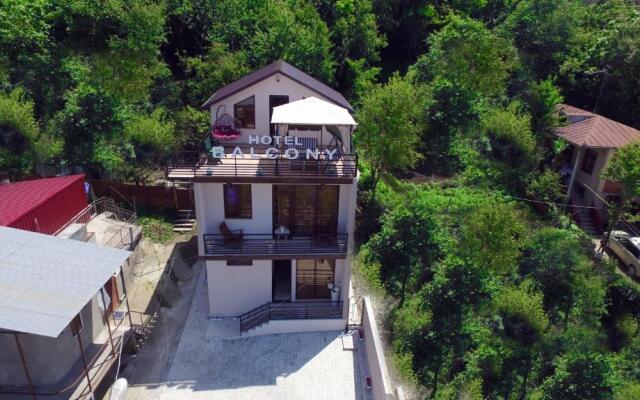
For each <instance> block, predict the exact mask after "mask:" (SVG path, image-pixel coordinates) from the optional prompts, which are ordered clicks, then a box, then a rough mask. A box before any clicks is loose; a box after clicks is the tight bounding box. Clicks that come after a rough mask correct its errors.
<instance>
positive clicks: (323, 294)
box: [296, 260, 336, 299]
mask: <svg viewBox="0 0 640 400" xmlns="http://www.w3.org/2000/svg"><path fill="white" fill-rule="evenodd" d="M335 268H336V263H335V260H298V261H297V262H296V299H330V298H331V291H330V290H329V287H328V286H327V285H328V284H329V283H332V282H334V275H335Z"/></svg>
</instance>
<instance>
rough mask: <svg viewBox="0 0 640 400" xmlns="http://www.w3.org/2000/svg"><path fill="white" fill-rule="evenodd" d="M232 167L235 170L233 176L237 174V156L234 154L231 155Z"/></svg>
mask: <svg viewBox="0 0 640 400" xmlns="http://www.w3.org/2000/svg"><path fill="white" fill-rule="evenodd" d="M233 167H234V171H235V175H234V176H238V156H236V155H234V156H233Z"/></svg>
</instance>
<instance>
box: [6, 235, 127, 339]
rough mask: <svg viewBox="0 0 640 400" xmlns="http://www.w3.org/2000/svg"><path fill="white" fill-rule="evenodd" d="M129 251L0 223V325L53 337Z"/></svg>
mask: <svg viewBox="0 0 640 400" xmlns="http://www.w3.org/2000/svg"><path fill="white" fill-rule="evenodd" d="M130 254H131V252H129V251H125V250H118V249H112V248H108V247H102V246H99V245H96V244H90V243H85V242H80V241H76V240H72V239H64V238H60V237H57V236H50V235H43V234H41V233H35V232H29V231H23V230H20V229H14V228H7V227H3V226H0V330H10V331H15V332H24V333H31V334H36V335H43V336H48V337H58V336H59V335H60V333H61V332H62V331H63V330H64V329H65V328H66V327H67V326H68V325H69V323H70V322H71V321H72V320H73V318H74V317H75V316H76V315H77V314H78V313H79V312H80V311H81V310H82V308H83V307H84V306H85V305H86V304H87V303H88V302H89V301H90V300H91V299H92V298H93V297H94V296H95V295H96V293H98V291H99V290H100V288H101V287H102V286H103V285H104V284H105V283H106V282H107V281H108V280H109V278H110V277H111V276H112V275H113V274H115V273H116V272H117V271H118V270H119V268H120V267H121V266H122V265H123V264H124V262H125V261H126V260H127V259H128V258H129V255H130Z"/></svg>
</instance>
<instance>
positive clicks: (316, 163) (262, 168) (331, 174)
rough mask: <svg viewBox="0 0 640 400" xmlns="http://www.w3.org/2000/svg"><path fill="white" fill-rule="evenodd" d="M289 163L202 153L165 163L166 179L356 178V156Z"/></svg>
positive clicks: (323, 156)
mask: <svg viewBox="0 0 640 400" xmlns="http://www.w3.org/2000/svg"><path fill="white" fill-rule="evenodd" d="M301 156H302V157H301V158H297V159H289V158H286V157H285V156H284V155H282V154H280V155H277V156H276V157H275V158H269V157H267V156H266V155H265V154H264V153H260V154H255V156H254V157H252V156H251V155H250V154H249V153H245V154H244V155H243V156H234V155H231V154H226V156H225V158H213V157H208V156H207V155H206V154H204V153H197V152H187V153H180V154H177V155H175V156H174V157H172V158H170V159H169V160H168V161H167V170H166V173H167V177H168V178H170V179H189V178H195V177H210V178H228V177H242V178H254V177H255V178H258V177H262V178H270V177H285V178H287V177H288V178H353V177H355V176H356V175H357V173H358V169H357V164H358V157H357V155H356V154H339V153H335V154H334V155H333V156H332V157H329V156H328V155H327V154H326V153H325V152H319V153H318V158H317V159H316V158H314V157H310V158H309V159H307V158H306V156H304V155H303V154H302V153H301Z"/></svg>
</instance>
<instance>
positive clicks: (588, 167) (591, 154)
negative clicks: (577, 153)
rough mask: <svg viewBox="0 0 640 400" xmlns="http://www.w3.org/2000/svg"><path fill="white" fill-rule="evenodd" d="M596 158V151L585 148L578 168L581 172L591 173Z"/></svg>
mask: <svg viewBox="0 0 640 400" xmlns="http://www.w3.org/2000/svg"><path fill="white" fill-rule="evenodd" d="M597 159H598V153H597V152H596V151H594V150H590V149H587V150H585V152H584V157H582V166H581V167H580V169H581V170H582V171H583V172H586V173H587V174H589V175H591V173H593V167H595V165H596V160H597Z"/></svg>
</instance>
